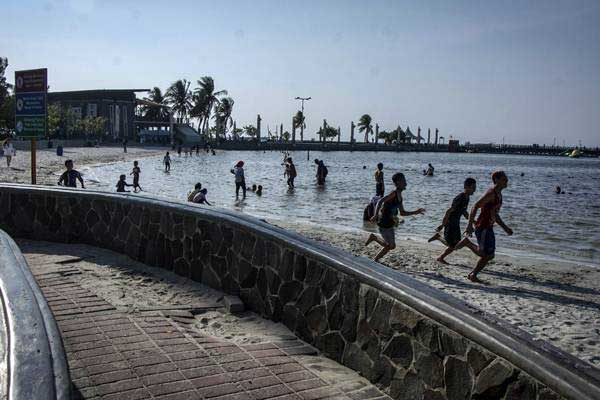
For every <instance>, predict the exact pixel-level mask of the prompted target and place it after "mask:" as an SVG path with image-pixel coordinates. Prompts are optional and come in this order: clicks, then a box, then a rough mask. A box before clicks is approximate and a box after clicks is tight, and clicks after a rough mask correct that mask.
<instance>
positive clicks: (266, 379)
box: [240, 375, 281, 390]
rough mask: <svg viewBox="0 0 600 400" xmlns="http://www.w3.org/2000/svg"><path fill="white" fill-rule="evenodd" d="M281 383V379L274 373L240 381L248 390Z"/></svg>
mask: <svg viewBox="0 0 600 400" xmlns="http://www.w3.org/2000/svg"><path fill="white" fill-rule="evenodd" d="M280 384H281V381H280V380H279V379H277V377H275V376H273V375H269V376H263V377H261V378H254V379H248V380H245V381H241V382H240V385H242V387H243V388H244V389H246V390H254V389H260V388H266V387H269V386H275V385H280Z"/></svg>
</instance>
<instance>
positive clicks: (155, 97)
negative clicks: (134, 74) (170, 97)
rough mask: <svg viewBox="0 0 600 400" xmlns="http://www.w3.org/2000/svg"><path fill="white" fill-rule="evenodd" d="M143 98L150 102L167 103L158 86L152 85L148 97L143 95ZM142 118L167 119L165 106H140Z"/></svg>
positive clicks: (164, 104) (151, 119)
mask: <svg viewBox="0 0 600 400" xmlns="http://www.w3.org/2000/svg"><path fill="white" fill-rule="evenodd" d="M144 100H146V101H150V102H152V103H156V104H159V105H162V106H166V105H167V99H166V98H165V96H163V94H162V92H161V90H160V88H159V87H156V86H155V87H154V88H153V89H152V90H151V91H150V94H149V95H148V97H144ZM142 113H143V118H144V119H146V120H148V121H168V120H169V113H168V112H167V109H166V107H157V106H148V105H144V106H142Z"/></svg>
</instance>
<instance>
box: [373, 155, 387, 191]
mask: <svg viewBox="0 0 600 400" xmlns="http://www.w3.org/2000/svg"><path fill="white" fill-rule="evenodd" d="M384 193H385V185H384V180H383V163H379V164H377V169H376V170H375V196H383V194H384Z"/></svg>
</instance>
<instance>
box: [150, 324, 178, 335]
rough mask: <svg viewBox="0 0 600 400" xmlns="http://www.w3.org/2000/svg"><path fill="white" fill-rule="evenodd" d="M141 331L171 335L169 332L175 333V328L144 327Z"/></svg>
mask: <svg viewBox="0 0 600 400" xmlns="http://www.w3.org/2000/svg"><path fill="white" fill-rule="evenodd" d="M142 330H143V331H144V332H146V333H171V332H174V331H175V332H176V331H177V328H175V327H174V326H171V325H169V326H155V325H153V326H145V327H142Z"/></svg>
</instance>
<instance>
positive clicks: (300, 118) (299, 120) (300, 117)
mask: <svg viewBox="0 0 600 400" xmlns="http://www.w3.org/2000/svg"><path fill="white" fill-rule="evenodd" d="M304 118H305V117H304V114H303V113H302V111H298V112H297V113H296V115H294V118H293V119H292V121H293V123H294V128H295V129H298V128H301V129H300V140H301V141H302V140H304V128H306V123H305V121H304Z"/></svg>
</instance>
